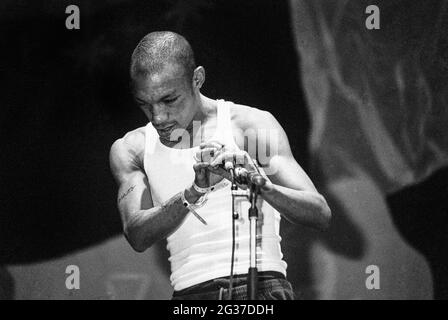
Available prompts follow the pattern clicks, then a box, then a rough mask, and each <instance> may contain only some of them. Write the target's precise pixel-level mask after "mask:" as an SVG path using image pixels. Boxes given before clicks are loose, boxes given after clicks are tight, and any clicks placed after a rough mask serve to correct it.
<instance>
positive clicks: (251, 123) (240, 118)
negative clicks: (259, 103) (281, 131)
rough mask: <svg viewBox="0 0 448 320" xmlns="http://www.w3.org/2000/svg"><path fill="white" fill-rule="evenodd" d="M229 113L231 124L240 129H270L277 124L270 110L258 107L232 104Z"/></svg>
mask: <svg viewBox="0 0 448 320" xmlns="http://www.w3.org/2000/svg"><path fill="white" fill-rule="evenodd" d="M230 113H231V118H232V123H233V125H234V126H235V127H237V128H239V129H241V130H247V129H270V128H277V127H278V126H279V123H278V122H277V120H276V119H275V117H274V116H273V115H272V114H271V113H270V112H268V111H264V110H261V109H258V108H254V107H249V106H246V105H242V104H233V105H232V107H231V110H230Z"/></svg>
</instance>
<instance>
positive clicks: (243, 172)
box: [235, 167, 266, 187]
mask: <svg viewBox="0 0 448 320" xmlns="http://www.w3.org/2000/svg"><path fill="white" fill-rule="evenodd" d="M235 180H236V181H237V182H238V183H239V184H247V185H249V184H255V185H257V186H260V187H262V186H264V185H265V184H266V178H265V177H263V176H262V175H261V174H260V173H258V172H257V171H252V172H250V171H248V170H247V169H245V168H242V167H236V168H235Z"/></svg>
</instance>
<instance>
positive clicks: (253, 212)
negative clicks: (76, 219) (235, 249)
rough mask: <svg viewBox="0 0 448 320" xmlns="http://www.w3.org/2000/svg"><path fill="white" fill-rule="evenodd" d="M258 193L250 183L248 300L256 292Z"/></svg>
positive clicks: (255, 295)
mask: <svg viewBox="0 0 448 320" xmlns="http://www.w3.org/2000/svg"><path fill="white" fill-rule="evenodd" d="M259 193H260V188H259V187H258V186H257V185H255V184H254V183H252V184H250V193H249V201H250V208H249V227H250V246H249V250H250V265H249V272H248V274H247V292H248V295H249V300H257V292H258V269H257V220H258V208H257V197H258V194H259Z"/></svg>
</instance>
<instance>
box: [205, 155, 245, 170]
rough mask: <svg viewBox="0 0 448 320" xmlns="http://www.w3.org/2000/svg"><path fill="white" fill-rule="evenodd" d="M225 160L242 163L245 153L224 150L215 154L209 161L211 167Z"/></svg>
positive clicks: (243, 162)
mask: <svg viewBox="0 0 448 320" xmlns="http://www.w3.org/2000/svg"><path fill="white" fill-rule="evenodd" d="M226 161H233V162H234V163H235V164H239V165H244V164H245V163H246V160H245V155H244V153H243V152H241V151H225V152H220V153H219V154H217V155H216V157H215V159H214V160H213V161H212V162H211V163H210V165H211V166H212V167H216V166H219V165H221V164H223V163H225V162H226Z"/></svg>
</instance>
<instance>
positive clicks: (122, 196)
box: [118, 186, 135, 203]
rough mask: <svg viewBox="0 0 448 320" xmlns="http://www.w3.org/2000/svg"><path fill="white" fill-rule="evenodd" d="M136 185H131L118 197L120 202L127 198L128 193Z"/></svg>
mask: <svg viewBox="0 0 448 320" xmlns="http://www.w3.org/2000/svg"><path fill="white" fill-rule="evenodd" d="M134 188H135V186H132V187H130V188H129V189H128V190H127V191H126V192H125V193H123V194H122V195H121V196H120V197H119V198H118V203H120V202H121V200H123V199H124V198H126V196H127V195H128V194H130V193H131V192H132V190H134Z"/></svg>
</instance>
